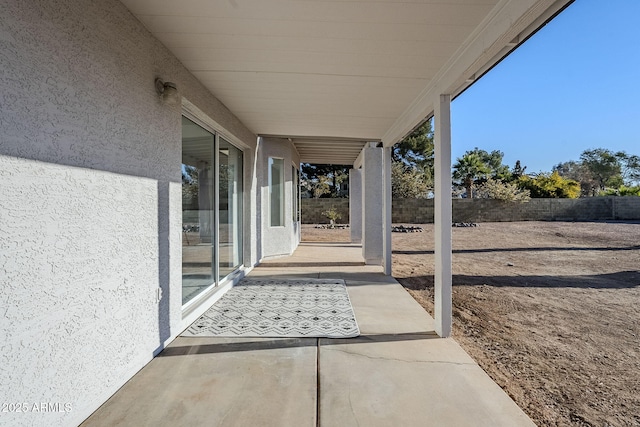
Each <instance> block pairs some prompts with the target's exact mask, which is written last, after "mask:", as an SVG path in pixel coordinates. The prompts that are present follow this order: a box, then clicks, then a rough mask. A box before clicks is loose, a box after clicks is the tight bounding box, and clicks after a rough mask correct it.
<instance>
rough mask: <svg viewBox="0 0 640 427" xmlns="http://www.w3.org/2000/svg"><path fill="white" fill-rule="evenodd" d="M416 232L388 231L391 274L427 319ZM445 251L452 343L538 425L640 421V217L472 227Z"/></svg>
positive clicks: (427, 261) (427, 290)
mask: <svg viewBox="0 0 640 427" xmlns="http://www.w3.org/2000/svg"><path fill="white" fill-rule="evenodd" d="M405 225H407V224H405ZM421 227H423V229H424V232H422V233H393V275H394V277H396V278H397V279H398V281H399V282H400V283H402V284H403V286H405V288H406V289H407V290H408V292H409V293H411V295H412V296H413V297H414V298H415V299H416V300H417V301H418V302H419V303H420V304H421V305H422V306H423V307H424V308H425V309H426V310H427V311H429V312H430V313H431V314H432V315H433V273H434V255H433V250H434V243H433V240H434V236H433V225H431V224H427V225H421ZM303 240H313V241H321V240H324V241H348V240H349V230H348V229H347V230H316V229H314V228H312V227H308V226H307V227H305V228H303ZM453 251H454V253H453V284H454V288H453V314H454V329H453V337H454V338H455V339H456V341H458V342H459V343H460V345H462V346H463V348H464V349H465V350H466V351H467V352H468V353H469V354H470V355H471V356H472V357H473V358H474V359H475V360H476V361H477V362H478V364H480V366H481V367H482V368H483V369H484V370H485V371H486V372H487V373H488V374H489V375H490V376H491V377H492V378H493V379H494V380H495V381H496V382H497V383H498V384H499V385H500V386H501V387H502V388H503V389H504V390H505V391H506V392H507V393H508V394H509V395H510V396H511V397H512V398H513V399H514V400H515V401H516V402H517V403H518V405H519V406H520V407H521V408H522V409H523V410H524V411H525V412H527V414H528V415H529V416H530V417H531V418H532V420H533V421H534V422H535V423H536V424H538V425H540V426H640V222H634V223H621V222H582V223H569V222H566V223H565V222H513V223H481V224H478V227H470V228H454V229H453Z"/></svg>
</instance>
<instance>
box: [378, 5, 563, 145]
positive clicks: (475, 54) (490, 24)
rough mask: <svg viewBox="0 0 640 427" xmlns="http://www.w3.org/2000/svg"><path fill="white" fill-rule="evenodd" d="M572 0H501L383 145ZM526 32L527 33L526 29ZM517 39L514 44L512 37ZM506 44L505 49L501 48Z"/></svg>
mask: <svg viewBox="0 0 640 427" xmlns="http://www.w3.org/2000/svg"><path fill="white" fill-rule="evenodd" d="M572 2H573V0H537V1H536V0H502V1H500V2H499V3H498V4H497V5H496V6H495V7H494V8H493V10H492V11H491V12H490V13H489V14H488V15H487V17H486V18H485V19H484V20H483V21H482V22H481V23H480V25H478V27H477V28H476V29H475V30H474V31H473V32H472V33H471V35H470V36H469V37H468V38H467V40H466V41H465V42H464V43H463V44H462V46H461V47H460V48H459V49H458V50H457V51H456V53H455V54H454V55H453V56H452V57H451V59H449V61H447V63H446V64H445V65H444V67H442V69H441V70H440V71H439V72H438V74H437V75H436V77H435V78H434V79H432V80H431V81H430V82H429V83H428V84H427V86H426V87H425V88H424V89H423V90H422V91H421V92H420V94H419V95H418V96H417V97H416V98H415V99H414V101H413V102H412V103H411V104H410V105H409V107H408V108H407V109H406V110H405V111H404V113H403V114H402V115H401V116H400V117H398V119H397V120H396V121H395V122H394V124H393V125H392V126H391V127H390V128H389V130H387V132H386V133H385V134H384V136H383V137H382V142H383V145H384V146H385V147H390V146H393V145H394V144H396V143H397V142H398V141H400V140H401V139H402V138H404V137H405V136H406V135H407V134H408V133H409V132H410V131H411V130H412V129H414V128H415V127H416V124H418V123H420V122H421V121H423V120H424V119H425V117H430V116H432V115H433V111H434V102H435V101H436V100H437V99H439V98H438V97H439V96H440V95H441V94H451V95H452V98H453V97H455V96H457V95H459V94H460V93H462V91H463V90H464V89H466V88H467V87H468V86H470V85H471V84H472V83H473V82H474V81H475V80H477V78H479V77H480V76H481V75H482V74H484V73H486V72H487V71H488V70H490V69H491V68H492V67H493V66H494V65H495V64H497V63H498V62H499V61H500V60H501V59H503V58H504V57H505V56H506V55H507V54H508V53H509V52H511V51H512V50H513V49H515V47H517V45H519V44H520V43H522V41H524V40H526V39H527V38H528V37H529V36H531V35H532V34H533V33H535V31H537V30H538V29H539V28H540V27H541V26H543V25H544V24H545V23H546V22H548V21H549V19H551V18H553V16H555V15H556V14H557V13H559V12H560V11H562V10H563V9H564V8H565V7H567V6H568V5H569V4H570V3H572ZM527 32H528V33H527ZM514 39H516V40H518V43H517V44H516V45H514V44H513V43H512V41H513V40H514ZM505 48H506V49H505Z"/></svg>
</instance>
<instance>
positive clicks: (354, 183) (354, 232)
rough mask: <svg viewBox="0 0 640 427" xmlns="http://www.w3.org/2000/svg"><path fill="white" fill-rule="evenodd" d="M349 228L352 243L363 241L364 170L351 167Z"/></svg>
mask: <svg viewBox="0 0 640 427" xmlns="http://www.w3.org/2000/svg"><path fill="white" fill-rule="evenodd" d="M349 222H350V225H349V230H351V243H362V170H361V169H349Z"/></svg>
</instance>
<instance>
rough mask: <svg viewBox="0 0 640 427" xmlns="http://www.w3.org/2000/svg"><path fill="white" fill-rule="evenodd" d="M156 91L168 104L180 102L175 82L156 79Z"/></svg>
mask: <svg viewBox="0 0 640 427" xmlns="http://www.w3.org/2000/svg"><path fill="white" fill-rule="evenodd" d="M156 91H157V92H158V95H160V97H161V98H162V100H163V101H164V102H166V103H167V104H168V105H177V104H178V103H179V102H180V95H179V94H178V88H177V87H176V84H175V83H172V82H164V81H162V79H160V78H157V79H156Z"/></svg>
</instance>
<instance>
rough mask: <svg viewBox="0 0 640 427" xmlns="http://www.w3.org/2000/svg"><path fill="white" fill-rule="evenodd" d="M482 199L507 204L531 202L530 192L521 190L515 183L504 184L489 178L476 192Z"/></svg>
mask: <svg viewBox="0 0 640 427" xmlns="http://www.w3.org/2000/svg"><path fill="white" fill-rule="evenodd" d="M476 194H477V196H478V198H480V199H496V200H502V201H505V202H513V201H525V200H529V199H530V198H531V197H530V193H529V190H525V189H521V188H519V187H518V184H517V183H515V182H503V181H500V180H497V179H493V178H488V179H487V180H486V181H485V182H484V183H483V184H482V185H480V187H479V188H478V190H477V191H476Z"/></svg>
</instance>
